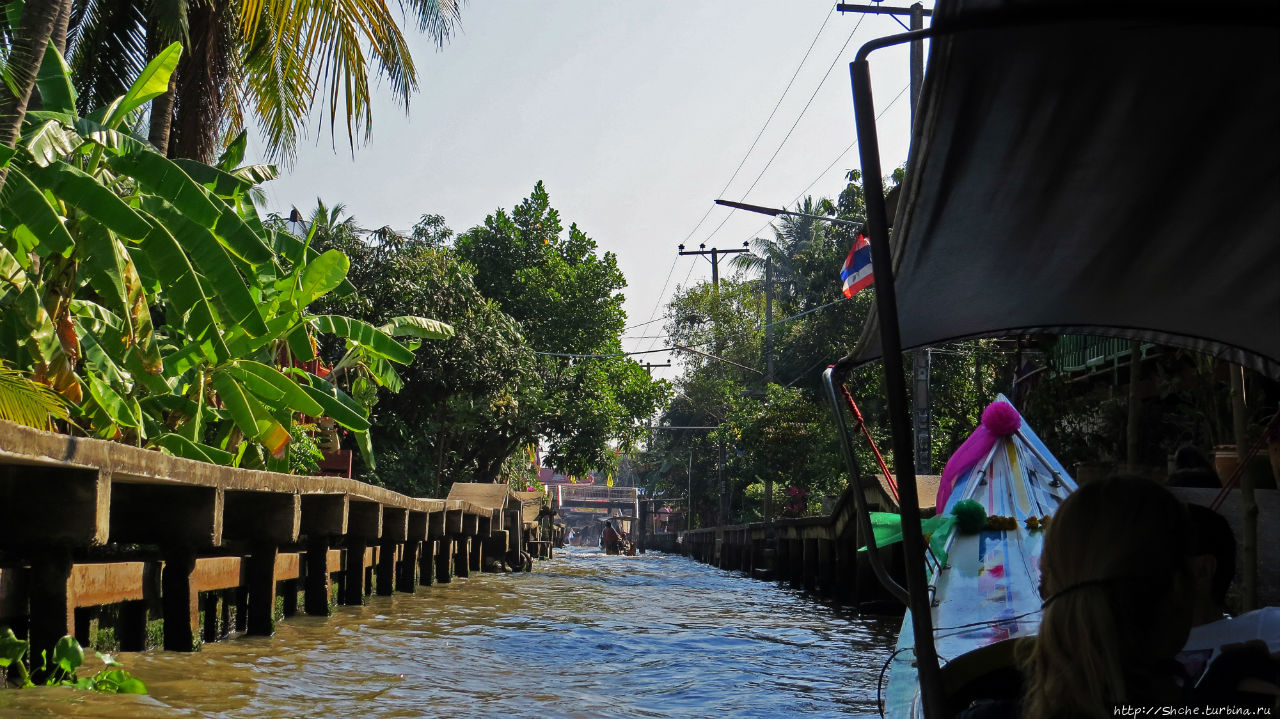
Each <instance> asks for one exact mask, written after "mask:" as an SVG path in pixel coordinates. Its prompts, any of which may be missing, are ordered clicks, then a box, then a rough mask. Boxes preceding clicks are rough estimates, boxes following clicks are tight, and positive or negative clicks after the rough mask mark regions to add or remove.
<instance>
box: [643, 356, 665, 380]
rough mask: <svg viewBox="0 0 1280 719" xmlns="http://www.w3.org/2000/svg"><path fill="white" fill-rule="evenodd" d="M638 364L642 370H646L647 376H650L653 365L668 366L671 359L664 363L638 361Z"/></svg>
mask: <svg viewBox="0 0 1280 719" xmlns="http://www.w3.org/2000/svg"><path fill="white" fill-rule="evenodd" d="M640 366H641V367H644V371H645V372H648V373H649V376H650V377H652V376H653V368H654V367H670V366H671V361H670V360H668V361H667V362H666V363H665V364H654V363H652V362H641V363H640Z"/></svg>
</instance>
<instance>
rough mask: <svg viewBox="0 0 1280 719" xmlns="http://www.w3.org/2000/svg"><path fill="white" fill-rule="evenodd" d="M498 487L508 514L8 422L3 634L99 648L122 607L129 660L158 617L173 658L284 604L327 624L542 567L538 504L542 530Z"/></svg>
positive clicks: (250, 627)
mask: <svg viewBox="0 0 1280 719" xmlns="http://www.w3.org/2000/svg"><path fill="white" fill-rule="evenodd" d="M491 486H492V487H495V488H501V489H500V490H498V494H497V495H496V496H498V497H500V499H499V500H498V501H494V502H488V503H486V502H482V501H479V500H477V501H468V500H462V499H447V500H442V499H423V498H415V497H409V496H406V495H403V494H398V493H396V492H392V491H390V490H387V489H384V488H381V487H376V486H373V485H369V484H366V483H363V482H359V481H356V480H351V479H345V478H335V477H300V476H294V475H284V474H276V473H272V472H263V471H254V470H244V469H233V468H228V467H220V466H216V465H211V464H207V463H202V462H195V461H190V460H185V459H180V458H176V457H171V456H168V455H165V454H161V453H159V452H155V451H149V450H143V449H139V448H135V447H129V446H125V445H121V444H117V443H113V442H106V441H102V440H95V439H85V438H77V437H70V436H66V435H60V434H54V433H50V432H43V431H40V430H35V429H30V428H27V427H21V426H18V425H14V424H11V423H8V422H2V421H0V626H9V627H11V628H13V630H14V632H15V633H17V634H18V635H19V636H25V637H27V638H29V639H30V640H31V642H32V648H33V652H32V656H39V653H40V651H41V650H42V649H47V648H51V647H52V646H53V645H54V643H55V642H56V641H57V640H58V639H59V638H60V637H62V636H64V635H66V634H74V635H75V636H76V637H77V638H78V639H79V640H80V642H81V644H85V645H88V644H89V640H90V636H89V635H90V627H91V625H92V624H93V623H94V621H95V617H96V616H97V615H98V614H99V613H100V610H101V609H102V608H104V607H113V608H114V609H115V610H116V611H113V612H111V613H110V614H111V616H112V617H113V621H114V622H115V626H114V629H115V636H116V638H117V640H118V641H119V644H120V648H121V649H122V650H125V651H133V650H141V649H143V648H145V644H146V635H147V623H148V620H155V619H163V620H164V621H163V646H164V648H165V649H169V650H174V651H192V650H193V649H196V648H198V647H199V644H200V642H201V641H216V640H218V639H220V638H222V637H225V636H227V635H228V634H229V633H230V632H231V631H232V630H233V629H234V630H235V631H244V632H248V633H249V634H258V635H268V634H271V633H272V631H273V630H274V622H275V619H276V613H277V597H280V598H281V602H280V604H282V605H283V608H282V613H283V616H284V617H289V616H292V615H294V614H296V613H297V612H298V611H300V610H301V611H303V612H305V613H307V614H311V615H319V616H327V615H328V614H329V613H330V611H331V610H330V607H331V599H332V597H333V596H334V590H335V588H336V597H337V602H338V603H339V604H361V603H363V602H364V600H365V597H367V596H369V595H370V594H372V593H374V592H376V593H377V594H379V595H390V594H392V593H394V592H410V593H411V592H413V591H415V589H416V588H417V587H419V586H423V585H430V584H433V583H437V582H439V583H447V582H450V581H452V580H453V578H454V577H466V576H468V575H469V574H470V573H471V572H472V571H482V570H484V569H489V570H490V571H493V570H494V569H500V568H501V565H502V564H505V565H507V566H510V567H514V568H517V569H528V568H529V566H530V563H531V559H530V557H531V555H530V553H529V552H528V548H533V549H535V551H537V552H538V556H543V557H549V556H550V550H549V543H547V542H543V541H542V538H541V537H540V536H539V523H538V522H537V521H536V519H537V514H538V511H539V507H538V506H534V507H533V509H532V514H533V520H532V521H531V520H530V519H528V517H529V515H530V511H529V509H528V508H526V507H525V506H524V505H525V504H533V503H534V502H535V501H536V500H534V499H533V498H529V497H523V498H517V499H516V500H515V504H514V509H513V507H512V505H510V504H509V503H508V502H507V500H506V499H505V495H506V494H508V492H507V489H506V486H505V485H491ZM543 545H547V546H546V547H545V548H544V547H543ZM486 558H487V559H489V560H490V561H486ZM494 560H496V561H494ZM299 600H301V601H299ZM299 604H301V606H299ZM233 609H234V612H233V611H232V610H233ZM202 616H203V621H201V617H202ZM233 617H234V619H233ZM232 623H234V627H232V626H229V625H230V624H232Z"/></svg>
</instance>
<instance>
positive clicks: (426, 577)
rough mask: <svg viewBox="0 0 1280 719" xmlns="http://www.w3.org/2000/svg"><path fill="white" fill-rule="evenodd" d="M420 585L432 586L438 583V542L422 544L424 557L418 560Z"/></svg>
mask: <svg viewBox="0 0 1280 719" xmlns="http://www.w3.org/2000/svg"><path fill="white" fill-rule="evenodd" d="M418 583H419V584H421V585H423V586H430V585H432V584H435V583H436V540H434V539H428V540H427V541H425V542H423V543H422V556H421V557H419V558H418Z"/></svg>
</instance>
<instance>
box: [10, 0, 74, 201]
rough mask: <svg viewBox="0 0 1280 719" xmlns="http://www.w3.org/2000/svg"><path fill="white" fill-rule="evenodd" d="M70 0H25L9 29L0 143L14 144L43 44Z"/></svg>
mask: <svg viewBox="0 0 1280 719" xmlns="http://www.w3.org/2000/svg"><path fill="white" fill-rule="evenodd" d="M68 2H70V0H28V2H27V3H26V5H25V7H24V8H23V10H22V16H21V18H20V19H19V20H18V23H17V27H11V28H9V30H10V33H9V37H8V38H6V39H7V40H8V42H7V43H5V47H3V48H0V49H3V50H6V51H7V52H4V53H2V56H0V61H2V62H3V70H4V75H5V82H0V143H3V144H4V145H5V146H6V147H13V146H14V144H15V143H17V141H18V134H19V132H20V131H21V129H22V120H23V118H24V117H26V115H27V103H28V102H30V101H31V91H32V89H33V88H35V85H36V74H37V73H38V72H39V71H40V63H41V62H42V61H43V59H44V56H45V48H46V47H48V45H49V38H50V37H51V36H52V35H53V32H54V28H55V27H56V26H57V25H58V19H59V18H60V17H61V16H62V14H63V10H64V9H65V6H66V4H67V3H68ZM8 174H9V167H8V164H7V163H6V164H5V165H4V166H3V167H0V188H3V187H4V181H5V178H6V177H8Z"/></svg>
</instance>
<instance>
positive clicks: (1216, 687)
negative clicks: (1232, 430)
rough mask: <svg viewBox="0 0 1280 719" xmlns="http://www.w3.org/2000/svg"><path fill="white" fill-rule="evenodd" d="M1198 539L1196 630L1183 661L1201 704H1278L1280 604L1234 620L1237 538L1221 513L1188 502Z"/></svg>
mask: <svg viewBox="0 0 1280 719" xmlns="http://www.w3.org/2000/svg"><path fill="white" fill-rule="evenodd" d="M1188 510H1189V511H1190V516H1191V520H1192V524H1193V525H1194V528H1195V539H1194V541H1193V543H1192V553H1193V556H1192V560H1191V561H1192V572H1193V574H1194V575H1195V582H1196V589H1195V594H1194V599H1195V606H1194V609H1193V612H1192V625H1193V626H1192V629H1191V633H1190V636H1189V637H1188V638H1187V643H1186V645H1185V646H1184V647H1183V648H1182V651H1181V652H1180V653H1179V654H1178V661H1179V662H1181V663H1182V666H1183V667H1184V668H1185V669H1186V672H1187V676H1188V679H1189V681H1190V682H1191V684H1192V686H1193V687H1194V689H1195V696H1196V697H1197V699H1198V703H1200V704H1202V705H1205V706H1271V707H1274V706H1275V702H1276V699H1277V698H1280V663H1277V662H1276V661H1275V660H1274V659H1273V658H1272V656H1271V655H1272V654H1275V653H1277V652H1280V607H1264V608H1262V609H1257V610H1255V611H1252V612H1246V613H1245V614H1242V615H1240V616H1239V617H1235V618H1232V617H1231V616H1230V615H1229V614H1228V613H1227V609H1226V603H1227V590H1228V589H1229V588H1230V587H1231V581H1232V579H1233V578H1234V577H1235V569H1236V538H1235V534H1234V533H1233V532H1232V531H1231V525H1230V524H1228V523H1227V520H1226V518H1225V517H1223V516H1222V515H1221V514H1218V513H1217V512H1215V511H1213V510H1212V509H1209V508H1208V507H1202V506H1200V505H1197V504H1191V505H1188Z"/></svg>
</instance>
